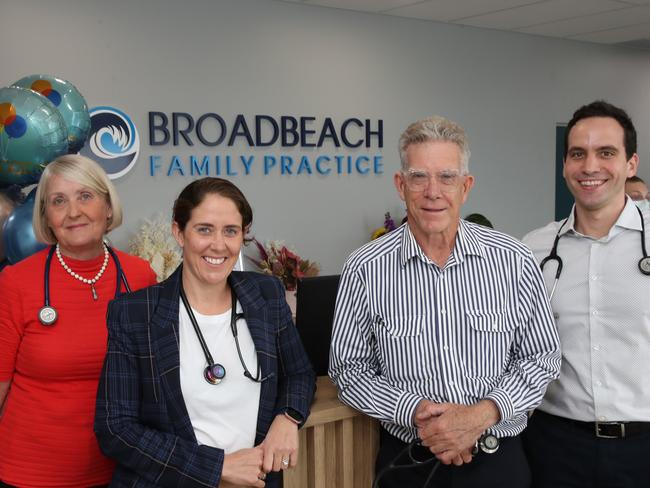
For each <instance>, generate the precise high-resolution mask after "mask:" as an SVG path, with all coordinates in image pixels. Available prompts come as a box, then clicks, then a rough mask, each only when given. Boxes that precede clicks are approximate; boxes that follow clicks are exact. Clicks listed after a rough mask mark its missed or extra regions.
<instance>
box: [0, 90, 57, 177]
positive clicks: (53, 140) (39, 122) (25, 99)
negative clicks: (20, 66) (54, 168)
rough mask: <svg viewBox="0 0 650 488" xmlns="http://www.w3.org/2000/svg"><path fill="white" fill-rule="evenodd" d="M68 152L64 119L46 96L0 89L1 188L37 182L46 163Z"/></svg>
mask: <svg viewBox="0 0 650 488" xmlns="http://www.w3.org/2000/svg"><path fill="white" fill-rule="evenodd" d="M67 151H68V133H67V129H66V126H65V120H63V117H62V116H61V114H60V113H59V111H58V110H57V108H56V107H55V106H54V105H52V102H50V101H49V100H48V99H47V98H45V97H44V96H42V95H39V94H38V93H36V92H35V91H32V90H27V89H25V88H15V87H9V88H0V188H2V187H7V186H11V185H19V186H27V185H31V184H33V183H38V180H39V178H40V177H41V173H42V172H43V169H45V165H47V164H48V163H49V162H50V161H52V160H53V159H54V158H56V157H58V156H61V155H63V154H66V153H67Z"/></svg>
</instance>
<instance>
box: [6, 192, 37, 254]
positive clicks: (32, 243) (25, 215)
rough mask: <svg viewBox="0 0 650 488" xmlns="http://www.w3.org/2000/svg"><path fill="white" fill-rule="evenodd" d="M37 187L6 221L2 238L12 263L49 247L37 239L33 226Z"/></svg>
mask: <svg viewBox="0 0 650 488" xmlns="http://www.w3.org/2000/svg"><path fill="white" fill-rule="evenodd" d="M35 194H36V189H34V190H32V191H31V192H30V194H29V195H27V199H26V200H25V201H24V202H23V204H22V205H19V206H17V207H16V208H15V209H14V210H13V212H11V215H9V218H8V219H7V221H6V222H5V225H4V229H3V235H2V239H3V241H4V248H5V252H6V254H7V260H8V261H9V262H10V263H11V264H16V263H17V262H18V261H21V260H23V259H25V258H26V257H27V256H31V255H32V254H34V253H36V252H38V251H40V250H41V249H44V248H45V247H47V246H46V245H45V244H43V243H41V242H38V241H37V240H36V235H35V234H34V227H33V226H32V213H33V212H34V196H35Z"/></svg>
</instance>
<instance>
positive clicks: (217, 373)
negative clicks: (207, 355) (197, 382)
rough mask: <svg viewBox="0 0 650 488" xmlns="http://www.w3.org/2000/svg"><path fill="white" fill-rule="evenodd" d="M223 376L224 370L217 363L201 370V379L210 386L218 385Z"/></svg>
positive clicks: (224, 374)
mask: <svg viewBox="0 0 650 488" xmlns="http://www.w3.org/2000/svg"><path fill="white" fill-rule="evenodd" d="M225 376H226V368H224V367H223V366H222V365H221V364H219V363H215V364H211V365H209V366H207V367H206V368H205V369H204V370H203V377H204V378H205V380H206V381H207V382H208V383H210V384H211V385H218V384H219V383H221V380H223V379H224V378H225Z"/></svg>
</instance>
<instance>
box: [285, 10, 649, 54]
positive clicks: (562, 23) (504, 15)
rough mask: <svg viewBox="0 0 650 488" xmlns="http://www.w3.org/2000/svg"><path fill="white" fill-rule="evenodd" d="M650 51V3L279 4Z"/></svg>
mask: <svg viewBox="0 0 650 488" xmlns="http://www.w3.org/2000/svg"><path fill="white" fill-rule="evenodd" d="M279 1H285V2H292V3H302V4H305V5H317V6H321V7H332V8H338V9H345V10H354V11H358V12H369V13H376V14H382V15H391V16H396V17H407V18H412V19H420V20H429V21H436V22H446V23H450V24H458V25H467V26H473V27H482V28H487V29H498V30H505V31H512V32H521V33H525V34H535V35H540V36H549V37H558V38H563V39H573V40H578V41H587V42H596V43H601V44H618V45H624V46H629V47H634V48H639V49H647V50H650V0H279Z"/></svg>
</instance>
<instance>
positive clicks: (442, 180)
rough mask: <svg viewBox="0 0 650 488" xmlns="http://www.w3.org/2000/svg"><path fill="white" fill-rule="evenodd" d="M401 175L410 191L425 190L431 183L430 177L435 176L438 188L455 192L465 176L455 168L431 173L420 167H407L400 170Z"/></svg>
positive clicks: (445, 191) (446, 191) (447, 191)
mask: <svg viewBox="0 0 650 488" xmlns="http://www.w3.org/2000/svg"><path fill="white" fill-rule="evenodd" d="M402 175H403V176H404V180H405V181H406V187H407V188H408V189H409V190H411V191H424V190H426V189H427V188H428V187H429V185H430V184H431V178H435V180H436V184H437V185H438V188H440V191H442V192H444V193H452V192H455V191H456V190H457V189H458V185H459V184H460V182H461V180H462V178H463V177H464V176H465V174H463V173H461V172H460V171H458V170H456V169H446V170H442V171H438V172H437V173H434V174H433V175H432V174H431V173H429V172H428V171H425V170H422V169H409V170H407V171H402Z"/></svg>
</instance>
